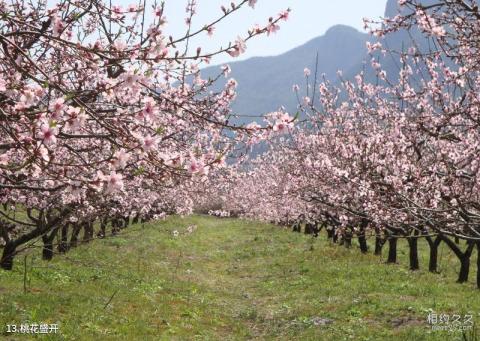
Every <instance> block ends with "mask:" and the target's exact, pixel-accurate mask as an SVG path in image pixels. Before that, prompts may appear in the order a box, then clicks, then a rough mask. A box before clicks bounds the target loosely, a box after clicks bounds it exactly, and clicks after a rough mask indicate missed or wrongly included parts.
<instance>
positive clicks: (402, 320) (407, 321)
mask: <svg viewBox="0 0 480 341" xmlns="http://www.w3.org/2000/svg"><path fill="white" fill-rule="evenodd" d="M388 323H389V324H390V325H391V326H392V327H393V328H395V329H397V328H403V327H411V326H421V325H424V324H425V320H423V319H419V318H418V317H414V316H401V317H396V318H393V319H391V320H389V321H388Z"/></svg>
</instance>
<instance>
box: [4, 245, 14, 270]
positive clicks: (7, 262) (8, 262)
mask: <svg viewBox="0 0 480 341" xmlns="http://www.w3.org/2000/svg"><path fill="white" fill-rule="evenodd" d="M16 250H17V245H16V244H15V243H7V244H6V245H5V247H4V249H3V253H2V258H1V259H0V268H2V269H4V270H12V268H13V258H14V257H15V254H16Z"/></svg>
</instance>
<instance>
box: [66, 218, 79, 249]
mask: <svg viewBox="0 0 480 341" xmlns="http://www.w3.org/2000/svg"><path fill="white" fill-rule="evenodd" d="M81 228H82V226H81V225H80V224H79V223H75V224H73V231H72V236H71V237H70V244H69V248H71V247H76V246H77V243H78V235H79V234H80V230H81Z"/></svg>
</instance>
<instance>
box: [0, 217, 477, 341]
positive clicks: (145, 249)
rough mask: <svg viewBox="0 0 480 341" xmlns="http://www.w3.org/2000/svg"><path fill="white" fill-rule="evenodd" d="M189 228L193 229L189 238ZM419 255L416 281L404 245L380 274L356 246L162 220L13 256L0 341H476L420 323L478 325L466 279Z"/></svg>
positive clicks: (236, 225)
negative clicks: (448, 320) (53, 329)
mask: <svg viewBox="0 0 480 341" xmlns="http://www.w3.org/2000/svg"><path fill="white" fill-rule="evenodd" d="M191 224H196V225H197V226H198V229H197V230H195V231H194V232H193V233H187V230H186V228H187V226H188V225H191ZM174 230H177V231H178V232H179V235H178V236H176V237H175V236H174V235H173V231H174ZM420 249H421V251H422V252H421V262H422V263H421V267H422V270H420V271H417V272H411V271H409V270H408V262H407V250H408V249H407V248H406V246H405V245H404V244H403V243H402V244H401V245H400V248H399V250H400V264H398V265H386V264H383V263H384V261H385V259H384V258H383V259H382V258H379V257H376V256H374V255H372V254H367V255H362V254H361V253H360V252H359V250H358V249H357V248H355V247H354V248H352V249H345V248H344V247H341V246H338V245H332V244H330V242H328V241H327V240H326V238H325V236H324V234H322V237H321V238H318V239H313V238H310V237H307V236H304V235H300V234H294V233H292V232H290V231H286V230H282V229H280V228H278V227H274V226H271V225H266V224H261V223H257V222H248V221H241V220H234V219H215V218H211V217H200V216H193V217H188V218H184V219H181V218H178V217H174V218H169V219H168V220H166V221H163V222H157V223H151V224H146V225H145V226H144V227H142V226H141V225H137V226H132V227H129V228H128V229H125V230H123V231H122V232H121V234H120V235H119V236H117V237H114V238H107V239H104V240H96V241H94V242H93V243H91V244H89V245H82V246H79V247H78V248H76V249H75V250H73V251H71V252H70V253H68V254H67V255H65V256H58V257H56V258H54V260H53V261H51V262H49V263H46V262H43V261H41V260H40V250H36V251H33V252H30V253H29V254H28V255H27V257H26V258H25V257H24V255H20V256H18V258H17V260H16V264H15V268H14V270H13V271H11V272H5V271H0V327H1V328H2V332H1V333H0V338H2V337H3V338H5V339H6V340H25V339H29V338H33V337H29V336H26V335H20V334H7V333H6V325H8V324H17V325H20V324H21V323H30V324H31V323H58V326H59V328H60V332H59V334H56V335H54V334H49V335H43V336H41V337H40V336H37V338H38V339H42V340H327V341H330V340H402V341H405V340H415V341H417V340H475V339H476V338H475V335H474V334H475V333H474V332H473V333H472V332H469V333H468V334H466V335H463V334H462V333H460V332H454V333H452V332H450V333H449V332H438V331H432V330H431V326H430V325H428V324H427V315H428V312H429V309H433V310H434V311H435V312H436V313H437V314H441V313H444V314H449V315H450V316H451V315H453V314H458V315H465V314H470V315H473V320H474V321H475V322H480V292H479V291H478V290H476V289H475V285H474V283H473V279H474V278H475V276H476V272H475V269H474V268H472V272H471V274H470V276H471V281H470V282H469V283H466V284H463V285H459V284H456V283H455V279H456V272H457V271H458V264H457V261H456V259H455V258H453V256H452V255H451V252H450V251H448V250H447V249H446V248H445V246H442V248H441V250H440V259H439V261H440V270H441V273H440V274H431V273H429V272H428V271H425V270H424V269H426V267H427V261H428V258H427V257H426V253H425V252H426V251H427V247H426V245H425V244H423V242H422V243H420ZM384 251H386V250H384ZM475 257H476V255H475ZM472 260H473V259H472ZM25 261H26V263H25ZM25 264H26V269H27V272H26V274H25V271H24V269H25ZM24 279H26V280H25V281H24ZM24 284H25V285H26V292H25V288H24ZM476 334H477V335H478V334H480V332H477V333H476ZM477 337H478V336H477Z"/></svg>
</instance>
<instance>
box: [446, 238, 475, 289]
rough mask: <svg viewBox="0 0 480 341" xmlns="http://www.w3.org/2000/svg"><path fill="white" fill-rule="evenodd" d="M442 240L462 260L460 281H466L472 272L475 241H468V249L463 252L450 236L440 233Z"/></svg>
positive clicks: (459, 274)
mask: <svg viewBox="0 0 480 341" xmlns="http://www.w3.org/2000/svg"><path fill="white" fill-rule="evenodd" d="M440 236H441V238H442V240H443V241H445V243H446V244H447V245H448V246H449V247H450V249H451V250H452V251H453V252H454V253H455V255H456V256H457V257H458V259H459V260H460V272H459V273H458V279H457V282H458V283H465V282H467V281H468V275H469V272H470V257H471V256H472V252H473V248H474V247H475V242H473V241H468V242H467V244H468V246H467V249H466V250H465V252H462V251H461V250H460V248H459V247H458V246H457V244H456V243H454V242H453V241H452V240H451V239H450V238H448V237H446V236H444V235H440Z"/></svg>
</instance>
